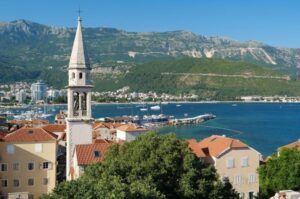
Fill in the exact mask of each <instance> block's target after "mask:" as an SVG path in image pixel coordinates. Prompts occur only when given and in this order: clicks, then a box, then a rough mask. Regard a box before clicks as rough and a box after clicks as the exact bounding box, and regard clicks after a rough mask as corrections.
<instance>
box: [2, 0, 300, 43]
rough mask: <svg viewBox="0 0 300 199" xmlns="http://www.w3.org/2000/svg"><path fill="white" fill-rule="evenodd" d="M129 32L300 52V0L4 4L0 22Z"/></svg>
mask: <svg viewBox="0 0 300 199" xmlns="http://www.w3.org/2000/svg"><path fill="white" fill-rule="evenodd" d="M79 7H80V9H81V10H82V13H81V16H82V18H83V25H84V26H85V27H113V28H118V29H124V30H126V31H136V32H148V31H156V32H162V31H174V30H187V31H191V32H194V33H195V34H199V35H205V36H225V37H230V38H233V39H236V40H240V41H248V40H255V41H259V42H263V43H266V44H269V45H272V46H276V47H291V48H300V0H0V21H1V22H9V21H13V20H16V19H27V20H30V21H34V22H37V23H41V24H45V25H51V26H66V27H75V26H76V18H77V15H78V13H77V10H78V8H79Z"/></svg>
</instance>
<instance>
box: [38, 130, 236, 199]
mask: <svg viewBox="0 0 300 199" xmlns="http://www.w3.org/2000/svg"><path fill="white" fill-rule="evenodd" d="M44 198H47V199H48V198H218V199H223V198H224V199H225V198H226V199H230V198H232V199H234V198H238V194H237V193H236V192H235V191H234V190H233V189H232V186H231V184H230V183H229V182H228V181H227V182H226V181H225V182H221V181H220V180H219V177H218V175H217V174H216V170H215V169H214V167H212V166H209V165H207V164H205V163H204V162H203V161H202V160H201V159H199V158H198V157H196V156H195V155H194V154H193V153H192V152H191V151H190V150H189V149H188V147H187V143H186V142H185V141H182V140H178V139H176V137H175V135H174V134H168V135H160V136H159V135H157V134H155V133H147V134H146V135H144V136H141V137H139V138H137V139H136V140H135V141H133V142H131V143H125V144H124V145H113V146H111V147H110V149H109V150H108V152H107V153H106V157H105V160H104V161H103V162H102V163H99V164H95V165H92V166H90V167H88V168H87V169H86V170H85V173H84V174H83V175H82V176H81V177H80V178H79V179H78V180H75V181H71V182H64V183H61V184H59V185H58V186H57V187H56V188H55V189H54V191H53V193H52V194H50V195H46V196H44Z"/></svg>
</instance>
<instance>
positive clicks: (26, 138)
mask: <svg viewBox="0 0 300 199" xmlns="http://www.w3.org/2000/svg"><path fill="white" fill-rule="evenodd" d="M3 140H4V141H5V142H34V141H50V140H56V135H54V134H52V133H49V132H47V131H45V130H44V129H42V128H21V129H18V130H16V131H15V132H13V133H10V134H8V135H6V136H5V137H4V138H3Z"/></svg>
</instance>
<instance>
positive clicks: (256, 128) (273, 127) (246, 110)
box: [93, 103, 300, 155]
mask: <svg viewBox="0 0 300 199" xmlns="http://www.w3.org/2000/svg"><path fill="white" fill-rule="evenodd" d="M136 106H137V105H96V106H94V107H93V116H94V117H95V118H98V117H104V116H116V115H131V114H132V115H141V113H143V112H140V111H139V107H136ZM162 112H163V113H164V114H166V115H174V116H175V117H176V118H183V117H184V114H185V113H187V114H188V117H192V116H196V115H201V114H204V113H213V114H215V115H216V116H217V118H216V119H214V120H211V121H208V122H206V123H204V124H202V125H189V126H179V127H165V128H162V129H160V130H159V132H160V133H169V132H174V133H176V135H177V137H178V138H182V139H189V138H196V139H197V140H200V139H202V138H205V137H207V136H210V135H213V134H217V135H223V134H225V135H226V136H229V137H234V138H236V139H240V140H241V141H243V142H245V143H247V144H248V145H250V146H251V147H253V148H255V149H256V150H258V151H259V152H261V153H262V154H263V155H270V154H272V153H274V152H276V149H277V148H278V147H279V146H282V145H285V144H288V143H290V142H293V141H295V140H297V139H299V138H300V125H299V124H300V104H274V103H272V104H271V103H270V104H263V103H257V104H253V103H249V104H247V103H238V104H237V106H232V104H231V103H221V104H215V103H213V104H194V103H193V104H181V106H180V107H177V106H176V104H167V105H162ZM154 113H160V111H156V112H154V111H152V114H154Z"/></svg>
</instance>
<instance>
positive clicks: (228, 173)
mask: <svg viewBox="0 0 300 199" xmlns="http://www.w3.org/2000/svg"><path fill="white" fill-rule="evenodd" d="M188 143H189V148H190V149H191V150H192V151H193V152H194V153H195V154H196V155H197V156H198V157H200V158H202V159H203V160H204V161H205V162H207V163H209V164H212V165H214V167H215V168H216V170H217V172H218V174H219V176H220V178H221V180H224V178H228V179H229V181H230V182H231V184H232V185H233V187H234V188H235V190H236V191H237V192H239V193H240V197H241V198H242V199H253V198H254V197H255V195H257V193H258V191H259V178H258V174H257V168H258V167H259V163H260V160H261V157H262V156H261V154H260V153H259V152H257V151H256V150H254V149H253V148H251V147H250V146H248V145H246V144H245V143H243V142H241V141H239V140H236V139H232V138H228V137H225V136H218V135H213V136H210V137H208V138H205V139H203V140H202V141H200V142H197V141H196V140H189V141H188Z"/></svg>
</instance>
